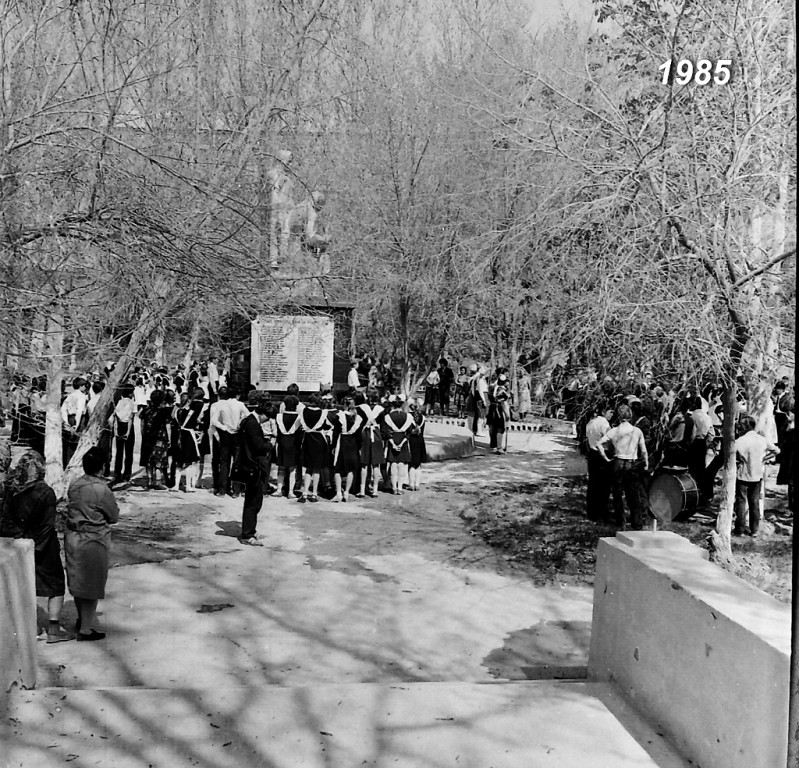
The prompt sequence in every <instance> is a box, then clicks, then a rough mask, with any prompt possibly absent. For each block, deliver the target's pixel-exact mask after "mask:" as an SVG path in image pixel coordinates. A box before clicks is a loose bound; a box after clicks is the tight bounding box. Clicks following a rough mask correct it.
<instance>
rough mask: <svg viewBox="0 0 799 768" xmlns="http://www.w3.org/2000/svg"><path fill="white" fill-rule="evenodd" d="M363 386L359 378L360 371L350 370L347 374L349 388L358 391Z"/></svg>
mask: <svg viewBox="0 0 799 768" xmlns="http://www.w3.org/2000/svg"><path fill="white" fill-rule="evenodd" d="M360 385H361V380H360V379H359V378H358V371H357V370H356V369H355V368H350V372H349V373H348V374H347V386H348V387H354V388H355V389H357V388H358V387H359V386H360Z"/></svg>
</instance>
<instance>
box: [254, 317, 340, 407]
mask: <svg viewBox="0 0 799 768" xmlns="http://www.w3.org/2000/svg"><path fill="white" fill-rule="evenodd" d="M333 330H334V321H333V318H332V317H328V316H319V315H260V316H259V317H258V318H257V319H256V320H255V321H253V324H252V347H251V350H252V351H251V358H250V376H251V381H252V382H253V383H254V384H255V386H256V387H257V388H258V389H268V390H277V391H284V390H285V389H286V387H287V386H288V385H289V384H293V383H296V384H297V386H299V388H300V390H302V391H304V392H317V391H318V390H319V386H320V384H325V385H327V386H329V385H330V384H331V383H332V381H333Z"/></svg>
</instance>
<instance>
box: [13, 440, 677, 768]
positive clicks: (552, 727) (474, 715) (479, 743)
mask: <svg viewBox="0 0 799 768" xmlns="http://www.w3.org/2000/svg"><path fill="white" fill-rule="evenodd" d="M524 439H525V441H527V442H525V445H524V448H525V453H523V454H522V453H518V454H509V455H508V456H502V457H494V456H483V455H481V456H479V457H475V458H472V459H466V460H463V461H459V462H447V463H443V464H438V465H433V466H432V468H430V469H427V470H426V473H427V478H426V480H427V481H428V483H430V486H428V490H427V491H423V492H421V493H418V494H405V495H404V496H402V497H390V496H385V495H381V497H380V498H379V499H377V500H364V501H363V502H360V501H358V502H353V501H351V502H349V503H348V504H333V503H331V502H320V503H319V504H315V505H314V504H305V505H298V504H296V503H294V502H289V501H287V500H283V499H269V500H267V502H266V503H265V506H264V511H263V512H262V514H261V518H260V522H259V530H260V531H261V532H262V533H263V534H264V536H265V539H266V542H267V546H266V547H264V548H263V549H260V548H253V547H243V546H241V545H240V544H239V543H238V542H237V541H236V539H235V538H234V536H235V533H236V524H237V520H238V519H239V513H240V500H234V499H222V500H220V499H217V498H215V497H213V496H211V495H210V494H200V493H198V494H196V495H185V494H167V493H165V492H164V493H161V494H150V495H148V494H144V493H142V494H140V495H139V496H137V495H136V494H135V493H129V494H128V495H127V499H126V501H125V502H124V503H123V515H126V514H127V523H126V524H127V525H129V526H130V525H132V526H136V525H141V526H142V530H143V528H144V525H145V517H144V516H143V515H142V511H143V510H144V509H145V508H146V509H148V510H149V513H150V514H149V517H147V518H146V519H147V520H148V521H149V522H148V523H147V524H148V525H152V509H151V507H152V506H153V505H156V506H159V505H160V507H161V508H162V511H163V514H164V515H169V514H174V511H175V510H178V509H179V511H180V513H181V514H180V519H181V520H182V521H183V523H182V525H181V530H179V531H176V532H173V534H171V540H170V544H171V546H173V547H174V557H171V558H169V557H168V558H167V559H161V561H160V562H141V563H132V564H128V565H120V566H119V567H115V568H113V569H112V571H111V574H110V577H109V587H108V593H107V599H106V601H104V604H103V605H102V611H103V616H102V621H103V624H104V625H105V627H106V628H107V630H108V637H107V638H106V640H104V641H102V642H98V643H84V644H83V645H80V644H78V643H74V642H71V643H62V644H59V645H51V646H47V645H46V644H44V643H40V644H39V646H38V648H39V662H40V682H39V688H38V689H37V690H36V691H20V692H17V693H16V694H15V695H14V696H13V697H12V707H11V720H10V721H9V723H10V727H9V729H8V731H7V734H6V736H7V738H8V745H9V747H10V749H9V750H8V751H6V752H5V753H4V754H5V755H8V756H9V757H8V758H7V759H6V762H5V763H4V764H5V765H7V766H24V767H25V768H49V766H55V765H64V764H65V763H66V762H69V763H70V764H71V765H73V766H89V765H100V766H109V768H111V767H112V766H113V768H117V767H127V766H131V768H133V767H135V768H144V767H145V766H150V765H152V766H165V767H166V766H170V767H173V766H175V767H179V766H189V765H193V766H201V767H202V768H212V767H213V768H217V767H218V766H267V767H269V766H275V767H278V766H279V768H303V767H304V766H320V767H321V766H335V767H336V768H356V766H361V765H364V766H430V767H431V768H433V767H435V768H438V767H439V766H440V767H443V766H453V768H454V766H475V768H478V767H479V768H488V767H489V766H496V767H497V768H499V766H507V767H509V768H511V767H512V768H516V766H518V767H519V768H522V766H533V765H541V766H562V767H563V768H566V767H577V766H580V765H586V766H588V765H590V766H607V767H608V768H628V767H632V766H635V767H636V768H644V767H647V768H648V767H650V766H659V767H660V768H678V767H679V768H681V767H682V766H683V763H682V762H680V761H679V760H678V759H677V758H676V757H675V756H674V755H673V754H672V753H671V752H670V751H669V749H668V747H667V746H666V745H665V744H664V743H663V740H662V739H661V738H660V737H659V736H657V735H656V734H655V733H654V731H653V730H652V729H651V728H649V727H648V726H647V725H646V724H645V723H643V722H641V721H640V720H639V719H638V718H637V717H636V716H635V714H634V713H633V712H631V711H630V710H629V708H627V707H626V706H625V705H624V703H623V702H621V701H619V700H618V699H617V698H616V697H615V696H614V694H613V692H612V691H611V690H610V689H608V688H607V687H606V686H599V685H593V684H587V683H585V682H576V681H569V682H565V681H553V680H547V681H541V680H539V681H537V682H533V681H525V682H520V680H523V679H524V678H529V677H533V678H545V677H564V676H565V677H569V678H580V677H581V676H582V675H583V673H584V667H585V664H586V654H587V643H588V633H589V627H590V619H591V591H590V590H589V589H588V588H579V587H558V586H554V587H548V588H542V587H535V586H533V585H532V584H531V583H529V581H526V580H524V579H521V578H515V577H508V576H500V575H497V574H496V573H494V572H492V571H491V570H486V569H485V568H483V569H478V568H472V567H468V566H467V567H464V566H462V565H455V564H453V562H452V561H451V560H450V557H449V556H450V555H452V553H453V552H455V551H458V552H461V553H462V548H467V547H469V546H473V547H475V548H476V550H477V549H480V547H483V545H481V544H479V543H477V542H474V541H471V540H470V537H469V534H468V532H466V531H465V530H464V528H463V525H462V523H461V521H460V520H458V518H457V516H456V514H455V513H454V511H453V509H452V508H451V506H448V504H447V503H446V499H447V495H446V494H443V495H442V494H436V493H434V491H433V487H434V486H435V484H436V483H442V484H443V483H446V482H450V483H453V482H458V483H468V482H479V483H483V484H484V483H490V482H499V481H502V482H505V481H508V480H513V479H514V478H519V479H526V480H528V481H529V480H535V479H536V478H537V477H540V476H542V475H543V473H551V472H553V471H560V472H561V473H563V472H568V471H570V470H571V469H574V468H576V467H577V466H579V465H578V464H577V463H573V462H575V459H574V456H573V454H572V448H571V446H570V444H569V441H568V440H567V439H563V438H555V437H550V436H546V435H538V436H535V438H533V437H532V436H527V437H525V438H524ZM530 441H533V442H530ZM478 442H479V441H478ZM511 447H513V446H511ZM145 497H146V502H145V501H144V498H145ZM220 501H221V503H220ZM143 532H144V530H143ZM425 536H428V537H430V538H437V539H438V541H439V543H438V544H436V543H435V542H433V543H432V544H431V545H429V546H426V545H425V546H423V539H424V537H425ZM441 542H443V544H442V543H441ZM162 545H163V543H162V542H159V543H158V546H162ZM156 546H157V545H156V543H154V544H153V548H154V549H155V548H156ZM483 550H484V547H483V549H481V550H480V551H483ZM156 559H157V558H156ZM459 562H462V557H461V559H460V560H459ZM508 670H512V671H513V672H509V671H508ZM511 679H513V680H514V682H511V681H510V680H511Z"/></svg>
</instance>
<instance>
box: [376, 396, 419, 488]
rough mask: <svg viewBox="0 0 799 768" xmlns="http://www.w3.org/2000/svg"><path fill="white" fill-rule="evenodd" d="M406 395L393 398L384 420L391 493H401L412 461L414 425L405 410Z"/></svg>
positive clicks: (384, 440)
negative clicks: (409, 433)
mask: <svg viewBox="0 0 799 768" xmlns="http://www.w3.org/2000/svg"><path fill="white" fill-rule="evenodd" d="M403 402H404V397H403V396H402V395H394V396H393V397H392V398H391V401H390V405H391V410H390V411H389V412H388V414H387V415H386V418H385V419H384V420H383V429H382V431H383V442H384V443H385V446H386V464H388V475H389V478H390V481H391V493H394V494H401V493H402V486H403V485H404V484H405V482H406V481H407V477H408V464H410V462H411V446H410V444H409V442H408V431H409V430H410V428H411V426H412V425H413V423H414V421H413V417H412V416H411V415H410V414H408V413H406V412H405V411H404V410H403Z"/></svg>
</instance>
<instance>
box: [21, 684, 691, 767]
mask: <svg viewBox="0 0 799 768" xmlns="http://www.w3.org/2000/svg"><path fill="white" fill-rule="evenodd" d="M242 683H243V685H242V687H240V688H221V689H220V688H216V689H213V690H204V689H188V690H187V689H170V690H156V689H145V688H117V689H97V690H64V689H61V688H49V689H44V690H36V691H18V692H16V693H15V695H14V697H13V701H12V707H11V712H10V713H9V715H10V720H6V722H7V723H10V724H11V725H10V728H8V729H7V730H8V731H9V734H8V739H7V741H6V747H7V748H6V751H5V756H6V760H7V762H6V763H5V765H6V766H13V767H14V768H17V767H19V768H32V767H33V766H36V768H51V767H54V766H63V765H64V764H65V762H70V761H72V760H75V761H76V762H75V764H76V765H109V766H111V765H113V766H114V767H115V768H145V767H146V766H157V767H158V768H161V767H162V766H163V767H164V768H166V766H169V768H183V767H184V766H214V768H222V767H227V766H230V767H231V768H233V767H234V766H235V768H249V767H250V766H252V767H253V768H255V767H256V766H257V767H258V768H262V766H270V767H271V768H317V767H318V768H322V767H323V766H324V767H325V768H354V767H356V766H373V767H376V766H383V765H391V766H395V767H396V768H422V767H423V766H424V767H429V768H433V767H434V766H435V767H438V766H459V765H474V766H486V767H487V766H492V768H519V767H520V766H533V765H541V766H543V765H546V766H548V768H582V766H585V768H588V767H589V766H590V768H686V765H687V764H686V763H685V762H684V761H683V760H681V759H680V758H679V757H678V756H677V755H676V753H675V752H674V751H673V750H672V749H671V748H670V747H669V745H668V744H667V743H666V742H665V741H664V740H663V738H662V737H661V736H659V735H657V732H656V729H654V728H652V727H651V726H649V725H648V724H646V723H645V722H643V721H642V720H641V719H640V718H639V717H638V716H637V715H636V714H635V713H634V712H633V711H632V710H631V709H630V708H629V706H628V705H626V704H625V703H624V702H623V701H622V700H621V698H620V697H619V696H618V695H617V694H616V693H615V692H614V691H613V689H612V688H610V687H609V686H607V685H603V684H596V683H571V682H526V683H525V682H522V683H496V684H492V683H488V684H486V683H483V684H479V683H477V684H471V683H408V684H396V685H377V684H352V685H328V686H319V687H306V688H281V687H272V686H269V687H249V686H247V685H246V680H244V679H243V680H242Z"/></svg>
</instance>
